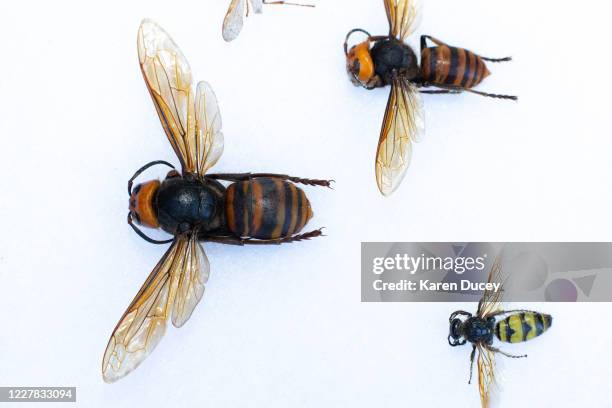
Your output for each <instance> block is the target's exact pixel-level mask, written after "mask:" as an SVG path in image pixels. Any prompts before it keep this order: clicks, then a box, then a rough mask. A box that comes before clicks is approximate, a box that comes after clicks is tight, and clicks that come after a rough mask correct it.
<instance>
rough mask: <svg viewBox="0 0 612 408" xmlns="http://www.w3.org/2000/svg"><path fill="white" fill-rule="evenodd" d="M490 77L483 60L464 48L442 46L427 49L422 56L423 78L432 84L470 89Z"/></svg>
mask: <svg viewBox="0 0 612 408" xmlns="http://www.w3.org/2000/svg"><path fill="white" fill-rule="evenodd" d="M489 75H490V72H489V70H488V69H487V66H486V65H485V62H484V61H483V60H482V58H480V57H479V56H478V55H476V54H474V53H473V52H471V51H468V50H465V49H463V48H456V47H449V46H446V45H441V46H439V47H428V48H425V49H423V52H422V54H421V77H422V79H423V81H424V82H428V83H430V84H439V85H451V86H455V87H459V88H466V89H469V88H472V87H474V86H476V85H478V84H479V83H481V82H482V80H483V79H485V78H486V77H487V76H489Z"/></svg>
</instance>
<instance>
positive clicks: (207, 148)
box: [190, 82, 223, 175]
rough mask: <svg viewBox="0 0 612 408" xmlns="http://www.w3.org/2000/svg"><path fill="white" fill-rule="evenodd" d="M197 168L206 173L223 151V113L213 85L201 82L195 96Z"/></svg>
mask: <svg viewBox="0 0 612 408" xmlns="http://www.w3.org/2000/svg"><path fill="white" fill-rule="evenodd" d="M190 150H193V155H194V161H195V170H196V172H197V173H198V174H200V175H204V174H205V173H206V172H207V171H208V169H210V168H211V167H212V166H214V165H215V163H216V162H217V160H219V157H221V154H222V153H223V133H221V113H220V112H219V106H218V105H217V97H216V96H215V93H214V92H213V90H212V88H211V86H210V85H209V84H208V83H206V82H200V83H199V84H198V88H197V91H196V97H195V146H194V147H193V149H190Z"/></svg>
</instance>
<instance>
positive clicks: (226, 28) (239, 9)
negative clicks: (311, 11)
mask: <svg viewBox="0 0 612 408" xmlns="http://www.w3.org/2000/svg"><path fill="white" fill-rule="evenodd" d="M264 4H285V5H288V6H303V7H314V6H313V5H312V4H298V3H291V2H288V1H266V0H232V2H231V3H230V5H229V8H228V9H227V13H226V14H225V19H224V20H223V30H222V34H223V39H224V40H225V41H227V42H230V41H234V40H235V39H236V38H237V37H238V35H239V34H240V31H242V25H243V24H244V22H243V19H244V16H245V15H246V16H247V17H248V16H249V13H250V11H251V10H252V11H253V13H255V14H261V13H262V12H263V5H264Z"/></svg>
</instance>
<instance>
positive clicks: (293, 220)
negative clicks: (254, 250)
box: [225, 178, 312, 239]
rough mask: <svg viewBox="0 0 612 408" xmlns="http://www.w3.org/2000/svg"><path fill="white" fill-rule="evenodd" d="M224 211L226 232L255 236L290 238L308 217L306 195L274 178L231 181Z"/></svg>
mask: <svg viewBox="0 0 612 408" xmlns="http://www.w3.org/2000/svg"><path fill="white" fill-rule="evenodd" d="M225 212H226V216H227V225H228V227H229V229H230V231H232V232H233V233H234V234H235V235H236V236H239V237H250V238H256V239H278V238H285V237H290V236H292V235H294V234H296V233H298V232H300V231H301V229H302V228H303V227H304V225H306V223H307V222H308V220H309V219H310V218H311V217H312V209H311V208H310V202H309V201H308V198H306V194H305V193H304V192H303V191H302V190H301V189H300V188H298V187H296V186H295V185H294V184H293V183H290V182H287V181H283V180H280V179H274V178H256V179H251V180H246V181H241V182H238V183H234V184H231V185H230V186H229V187H228V188H227V193H226V199H225Z"/></svg>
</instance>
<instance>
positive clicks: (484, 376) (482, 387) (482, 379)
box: [477, 344, 495, 408]
mask: <svg viewBox="0 0 612 408" xmlns="http://www.w3.org/2000/svg"><path fill="white" fill-rule="evenodd" d="M477 363H478V390H479V391H480V402H481V405H482V408H489V407H490V406H491V394H492V392H491V391H492V389H493V387H494V386H495V355H494V354H493V352H492V351H490V350H488V349H486V348H485V347H483V346H482V345H480V344H479V345H478V361H477Z"/></svg>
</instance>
